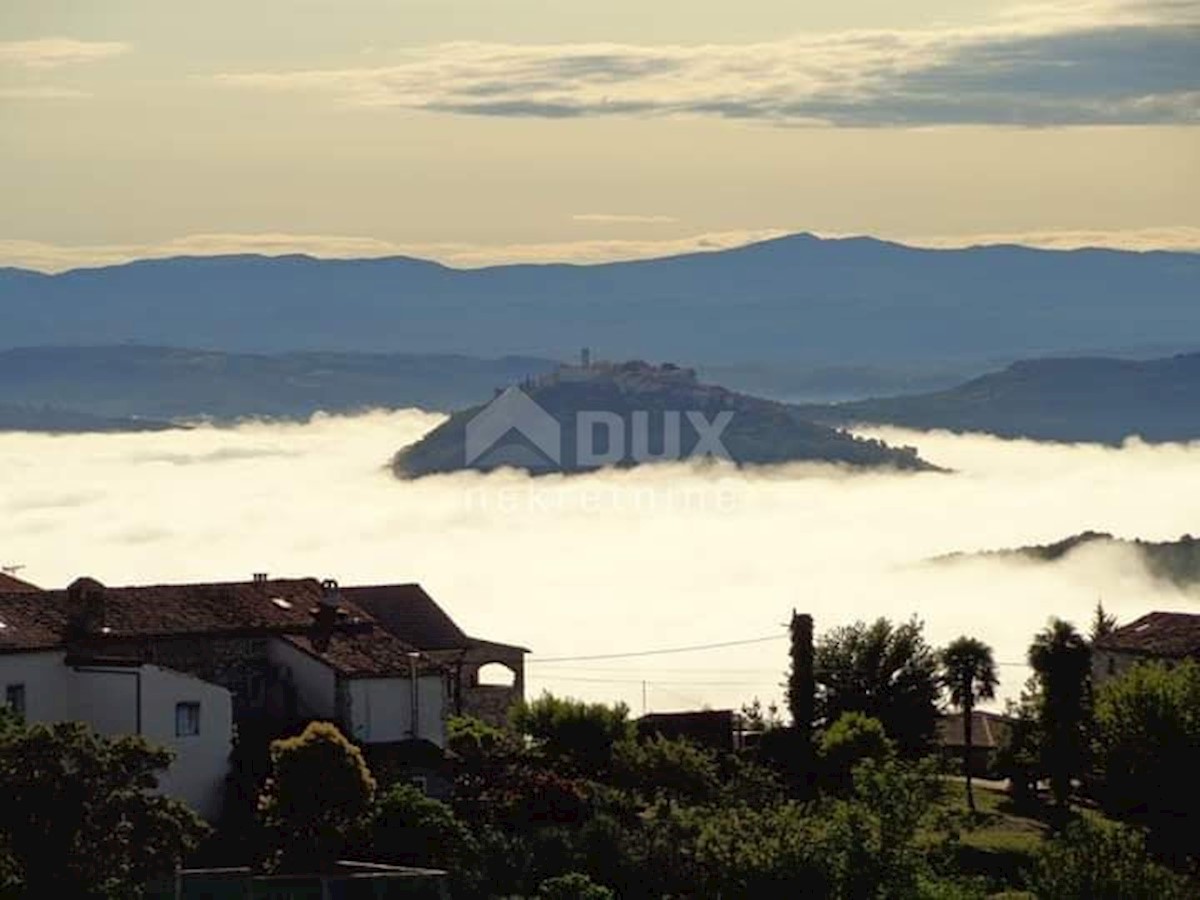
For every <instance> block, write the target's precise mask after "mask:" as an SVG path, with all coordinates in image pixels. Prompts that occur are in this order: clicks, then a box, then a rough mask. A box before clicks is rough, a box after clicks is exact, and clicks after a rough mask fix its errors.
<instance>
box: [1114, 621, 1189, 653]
mask: <svg viewBox="0 0 1200 900" xmlns="http://www.w3.org/2000/svg"><path fill="white" fill-rule="evenodd" d="M1095 647H1096V649H1099V650H1117V651H1124V652H1127V653H1144V654H1147V655H1151V656H1169V657H1181V656H1200V615H1194V614H1192V613H1170V612H1152V613H1147V614H1146V615H1144V616H1142V617H1141V618H1140V619H1137V620H1136V621H1134V622H1130V623H1129V624H1128V625H1122V626H1121V627H1120V628H1117V629H1116V630H1115V631H1112V632H1111V633H1109V634H1107V635H1105V636H1104V637H1102V638H1100V639H1099V640H1097V641H1096V643H1095Z"/></svg>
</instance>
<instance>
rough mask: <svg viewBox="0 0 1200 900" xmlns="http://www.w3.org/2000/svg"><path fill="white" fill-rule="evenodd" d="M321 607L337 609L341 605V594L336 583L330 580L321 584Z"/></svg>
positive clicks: (327, 579)
mask: <svg viewBox="0 0 1200 900" xmlns="http://www.w3.org/2000/svg"><path fill="white" fill-rule="evenodd" d="M321 605H322V606H327V607H330V608H331V609H337V608H338V607H339V606H341V605H342V592H341V590H340V589H339V588H338V583H337V582H336V581H334V580H333V579H332V578H326V579H325V580H324V581H322V582H321Z"/></svg>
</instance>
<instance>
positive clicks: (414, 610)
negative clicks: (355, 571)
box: [342, 584, 470, 650]
mask: <svg viewBox="0 0 1200 900" xmlns="http://www.w3.org/2000/svg"><path fill="white" fill-rule="evenodd" d="M342 595H343V596H344V597H345V598H346V599H347V600H349V601H350V602H352V603H354V604H355V605H356V606H359V607H361V608H362V609H365V610H366V611H367V612H368V613H370V614H371V615H372V616H374V617H375V618H376V619H378V620H379V621H380V622H382V623H383V624H384V625H385V626H386V627H387V628H388V630H389V631H391V632H392V633H393V634H395V635H396V636H398V637H400V638H403V639H404V640H405V641H408V642H409V643H412V644H415V645H416V646H418V647H420V648H421V649H422V650H459V649H462V648H464V647H467V646H469V645H470V638H468V637H467V635H466V634H465V633H464V632H463V630H462V629H461V628H459V627H458V626H457V625H456V624H455V623H454V620H453V619H451V618H450V616H448V615H447V614H446V611H445V610H443V609H442V608H441V607H440V606H438V605H437V602H436V601H435V600H434V599H433V598H432V597H430V596H429V595H428V594H427V593H425V589H424V588H422V587H421V586H420V585H419V584H378V585H369V586H364V587H348V588H343V589H342Z"/></svg>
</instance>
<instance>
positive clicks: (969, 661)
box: [942, 637, 1000, 812]
mask: <svg viewBox="0 0 1200 900" xmlns="http://www.w3.org/2000/svg"><path fill="white" fill-rule="evenodd" d="M942 683H943V684H944V685H945V687H946V691H947V693H948V694H949V696H950V703H951V704H952V705H953V706H955V707H957V708H958V709H961V710H962V715H963V743H964V751H965V752H964V754H963V774H964V775H965V776H966V781H967V804H968V806H969V807H970V809H971V812H975V793H974V791H972V789H971V749H972V747H973V746H974V725H975V722H974V712H975V704H976V703H977V702H978V701H981V700H991V699H993V698H994V697H995V696H996V688H997V686H998V685H999V684H1000V678H999V676H997V675H996V661H995V659H993V657H992V648H991V647H989V646H988V645H987V644H985V643H983V641H980V640H976V639H975V638H970V637H960V638H958V639H957V640H954V641H951V643H950V644H949V645H948V646H947V647H946V649H945V650H943V651H942Z"/></svg>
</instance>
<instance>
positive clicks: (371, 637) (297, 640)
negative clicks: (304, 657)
mask: <svg viewBox="0 0 1200 900" xmlns="http://www.w3.org/2000/svg"><path fill="white" fill-rule="evenodd" d="M283 640H285V641H287V642H288V643H289V644H291V645H292V646H294V647H296V648H298V649H300V650H303V651H304V652H305V653H307V654H309V655H310V656H315V657H316V658H317V659H319V660H321V661H322V662H324V663H325V664H326V665H328V666H329V667H330V668H332V669H334V670H335V671H337V672H338V673H339V674H341V675H344V676H346V677H347V678H408V677H409V676H411V675H412V666H413V663H414V660H413V659H412V657H410V656H409V654H410V653H418V654H419V651H418V650H417V649H416V648H415V647H413V646H411V645H409V644H406V643H405V642H404V641H402V640H400V639H399V638H398V637H396V636H395V635H394V634H391V633H389V632H388V631H386V630H385V629H383V628H381V627H379V626H378V625H377V624H376V625H375V627H373V628H371V629H370V630H369V631H365V632H361V633H360V632H355V631H344V632H336V631H335V632H334V633H333V634H332V635H331V636H330V637H329V639H328V640H327V641H322V640H319V639H317V638H314V637H313V636H312V635H300V634H288V635H284V636H283ZM415 662H416V666H417V673H418V674H421V675H424V674H427V673H429V672H434V671H441V669H440V667H438V666H437V665H435V664H434V663H432V662H431V661H430V660H429V658H428V657H425V656H419V658H418V659H416V660H415Z"/></svg>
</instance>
